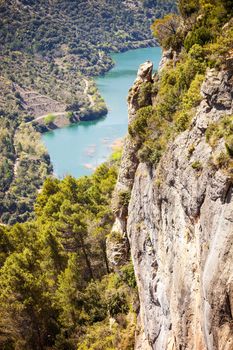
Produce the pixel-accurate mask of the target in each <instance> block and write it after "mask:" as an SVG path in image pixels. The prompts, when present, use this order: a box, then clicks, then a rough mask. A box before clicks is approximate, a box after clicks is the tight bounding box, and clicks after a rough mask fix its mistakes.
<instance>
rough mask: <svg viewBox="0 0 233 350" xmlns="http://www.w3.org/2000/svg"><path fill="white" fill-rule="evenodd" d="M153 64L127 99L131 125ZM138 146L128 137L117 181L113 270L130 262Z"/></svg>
mask: <svg viewBox="0 0 233 350" xmlns="http://www.w3.org/2000/svg"><path fill="white" fill-rule="evenodd" d="M152 72H153V64H152V63H151V62H149V61H148V62H146V63H144V64H142V65H141V66H140V68H139V70H138V74H137V78H136V80H135V82H134V85H133V87H132V88H131V90H130V92H129V96H128V118H129V125H130V124H131V123H132V121H133V120H134V119H135V117H136V114H137V111H138V109H139V108H140V107H142V106H141V105H140V106H139V102H138V99H139V95H140V91H141V88H142V87H143V84H144V83H147V82H151V80H152ZM137 150H138V143H137V141H136V140H133V139H132V138H131V137H130V136H129V135H128V136H126V139H125V142H124V149H123V155H122V161H121V166H120V170H119V175H118V181H117V185H116V188H115V192H114V195H113V201H112V207H113V211H114V213H115V215H116V221H115V224H114V225H113V228H112V233H111V235H110V236H109V237H108V239H107V255H108V260H109V262H110V265H111V267H112V268H116V267H118V266H121V265H123V264H124V263H125V262H126V261H127V260H128V259H129V245H128V238H127V234H126V226H127V217H128V204H129V198H130V193H131V190H132V187H133V183H134V176H135V172H136V169H137V166H138V160H137V157H136V152H137Z"/></svg>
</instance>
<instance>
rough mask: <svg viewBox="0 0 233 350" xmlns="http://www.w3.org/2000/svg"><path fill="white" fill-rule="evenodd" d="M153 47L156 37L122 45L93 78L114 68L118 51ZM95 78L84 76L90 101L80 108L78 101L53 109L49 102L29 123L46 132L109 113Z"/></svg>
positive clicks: (86, 93) (86, 94)
mask: <svg viewBox="0 0 233 350" xmlns="http://www.w3.org/2000/svg"><path fill="white" fill-rule="evenodd" d="M152 47H156V41H155V39H148V40H143V41H136V42H130V43H129V45H123V46H122V47H120V49H115V52H114V50H113V52H112V54H110V55H109V56H108V58H109V59H111V62H112V64H111V65H106V66H104V69H103V70H102V71H101V74H99V75H94V76H93V78H95V79H96V78H97V79H98V76H104V75H105V74H106V73H108V72H109V71H110V70H111V69H113V68H114V66H115V62H114V60H113V59H112V57H113V56H114V55H115V54H116V53H125V52H127V51H131V50H137V49H140V48H152ZM93 78H91V79H90V78H89V77H83V78H82V80H83V82H84V86H83V95H84V96H85V97H86V99H87V101H88V102H89V103H87V104H85V105H84V106H83V107H81V108H78V109H77V108H76V109H75V107H79V106H78V105H77V103H75V104H74V105H73V106H71V107H68V108H67V106H66V105H61V108H60V109H59V108H58V110H57V109H56V110H53V109H52V107H53V105H54V104H50V105H49V104H48V107H47V113H43V114H42V115H37V116H35V118H34V119H31V120H30V121H29V122H28V123H32V124H33V126H34V127H35V128H36V130H37V131H39V132H41V133H44V132H48V131H52V130H55V129H57V128H63V127H66V126H69V125H71V124H75V123H79V122H82V121H95V120H98V119H99V118H102V117H104V116H106V115H107V113H108V109H107V105H106V103H105V101H104V99H103V98H102V96H101V94H100V93H99V90H98V88H97V87H96V85H95V81H94V80H92V79H93ZM50 106H51V107H50ZM55 106H56V107H57V104H55ZM49 108H50V109H49Z"/></svg>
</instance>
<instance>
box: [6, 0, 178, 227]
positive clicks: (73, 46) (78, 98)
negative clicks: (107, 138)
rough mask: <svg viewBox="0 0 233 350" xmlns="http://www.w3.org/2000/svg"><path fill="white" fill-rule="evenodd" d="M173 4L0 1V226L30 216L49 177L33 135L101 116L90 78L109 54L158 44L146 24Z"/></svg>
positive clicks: (101, 70) (103, 110) (108, 63)
mask: <svg viewBox="0 0 233 350" xmlns="http://www.w3.org/2000/svg"><path fill="white" fill-rule="evenodd" d="M173 3H174V2H173V1H171V0H168V1H165V2H164V1H123V0H121V1H116V0H108V1H106V0H101V1H96V0H95V1H94V0H93V1H71V0H70V1H63V0H59V1H44V0H40V1H27V0H22V1H13V0H10V1H4V0H1V1H0V13H1V17H0V59H1V66H0V86H1V89H0V118H1V124H0V144H1V149H0V152H1V153H0V174H1V183H0V200H1V208H0V218H1V221H2V222H3V223H10V224H13V223H14V222H16V221H20V222H21V221H25V220H26V219H27V218H29V217H30V215H31V214H30V212H31V210H32V207H33V202H34V200H35V196H36V193H37V190H38V189H39V188H40V187H41V185H42V183H43V180H44V179H45V178H46V176H47V175H48V174H49V173H51V166H50V163H49V157H48V155H47V154H46V150H45V149H43V147H42V145H40V141H39V139H40V136H39V134H38V133H36V131H35V130H37V131H39V132H42V131H45V130H48V129H53V128H55V127H62V126H64V125H68V124H69V123H72V122H77V121H78V120H80V119H83V120H86V119H94V118H98V117H100V116H102V115H104V114H106V110H107V109H106V106H105V103H104V101H103V99H102V98H101V96H100V95H99V93H98V91H97V89H96V87H95V84H94V82H93V81H92V80H91V77H92V76H94V75H98V74H101V73H104V72H106V71H107V70H108V69H109V68H110V67H112V65H113V62H112V60H111V58H110V57H109V56H108V54H109V52H111V51H120V50H127V49H129V48H134V47H141V46H142V47H143V46H148V45H155V39H153V38H152V35H151V31H150V23H151V21H152V20H153V18H155V17H157V16H162V15H163V14H164V13H165V12H169V11H170V10H172V9H173V8H174V5H173ZM119 4H120V6H119ZM37 118H38V119H37ZM34 119H37V120H36V121H33V120H34ZM26 175H27V176H26Z"/></svg>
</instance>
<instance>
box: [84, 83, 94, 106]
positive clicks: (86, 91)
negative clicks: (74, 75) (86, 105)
mask: <svg viewBox="0 0 233 350" xmlns="http://www.w3.org/2000/svg"><path fill="white" fill-rule="evenodd" d="M84 81H85V84H86V86H85V89H84V95H87V97H88V98H89V101H90V104H91V107H93V106H94V104H95V102H94V100H93V97H92V96H91V95H90V94H88V88H89V81H88V80H87V79H84Z"/></svg>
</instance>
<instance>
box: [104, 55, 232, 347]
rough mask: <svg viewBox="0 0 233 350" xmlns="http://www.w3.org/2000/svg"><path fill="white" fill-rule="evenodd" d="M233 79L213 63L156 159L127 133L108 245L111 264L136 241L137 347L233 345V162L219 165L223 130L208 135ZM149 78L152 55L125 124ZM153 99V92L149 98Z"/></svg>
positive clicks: (223, 113) (227, 110)
mask: <svg viewBox="0 0 233 350" xmlns="http://www.w3.org/2000/svg"><path fill="white" fill-rule="evenodd" d="M165 61H167V59H165V60H164V59H163V62H165ZM161 68H162V67H161ZM232 77H233V71H232V64H231V65H229V66H228V67H227V68H226V67H225V68H224V69H220V70H216V69H207V73H206V76H205V80H204V82H203V84H202V86H201V94H202V100H201V102H200V104H199V105H198V106H197V108H196V109H195V114H194V116H193V118H192V121H191V124H190V127H189V128H188V129H187V130H185V131H183V132H181V133H178V134H176V136H175V137H174V139H173V140H170V142H169V144H168V146H167V149H166V151H165V152H164V154H163V156H162V157H161V159H160V161H159V163H158V164H157V165H153V164H148V163H147V162H142V161H140V159H139V157H138V156H137V150H138V148H139V147H140V145H139V142H138V141H137V140H136V139H135V138H132V137H131V136H130V135H128V136H127V137H126V140H125V144H124V150H123V157H122V163H121V168H120V173H119V176H118V183H117V186H116V190H115V195H114V200H113V207H114V210H115V215H116V221H115V225H114V227H113V230H112V235H111V236H110V237H109V239H108V242H107V243H108V257H109V260H110V262H111V265H112V267H113V268H115V269H117V268H118V267H119V266H120V265H121V264H124V262H125V261H126V260H127V259H128V258H129V254H128V251H129V247H130V251H131V257H132V261H133V265H134V271H135V275H136V280H137V286H138V292H139V299H140V312H139V315H138V334H137V336H136V345H135V349H138V350H139V349H143V350H146V349H153V350H165V349H166V350H175V349H179V350H181V349H186V350H191V349H195V350H199V349H200V350H201V349H205V350H212V349H213V350H214V349H215V350H217V349H222V350H223V349H224V350H230V349H232V348H233V319H232V314H233V277H232V276H233V268H232V261H233V260H232V259H233V247H232V243H233V219H232V218H233V199H232V178H233V176H232V175H233V173H232V163H228V166H227V167H224V166H222V163H221V162H222V161H221V157H222V158H224V154H225V152H226V151H225V143H224V140H223V138H221V137H219V139H218V140H217V141H216V142H215V145H214V147H213V145H211V144H210V142H208V133H209V130H210V128H211V127H212V129H213V125H215V129H216V128H217V127H218V125H219V123H222V121H223V120H224V118H231V117H227V116H232V114H233V103H232V91H233V90H232V88H233V86H232V85H233V78H232ZM153 79H158V78H157V76H154V77H152V64H151V63H149V62H147V63H145V64H144V65H142V66H141V67H140V69H139V72H138V76H137V79H136V81H135V83H134V85H133V87H132V89H131V90H130V93H129V99H128V104H129V126H130V125H131V124H132V122H133V121H134V120H135V118H136V115H137V111H138V110H139V108H141V107H142V105H140V106H139V98H138V96H139V95H140V90H142V89H143V87H144V86H145V81H146V82H152V83H153ZM152 101H153V103H152ZM151 104H156V98H155V97H154V95H153V93H148V95H147V98H146V99H145V100H144V106H146V105H151ZM229 120H230V122H229V123H230V127H231V133H232V118H231V119H229ZM213 123H215V124H213ZM229 164H230V165H229ZM116 236H117V237H118V243H117V244H116V243H115V242H116V240H114V239H113V238H116Z"/></svg>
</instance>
